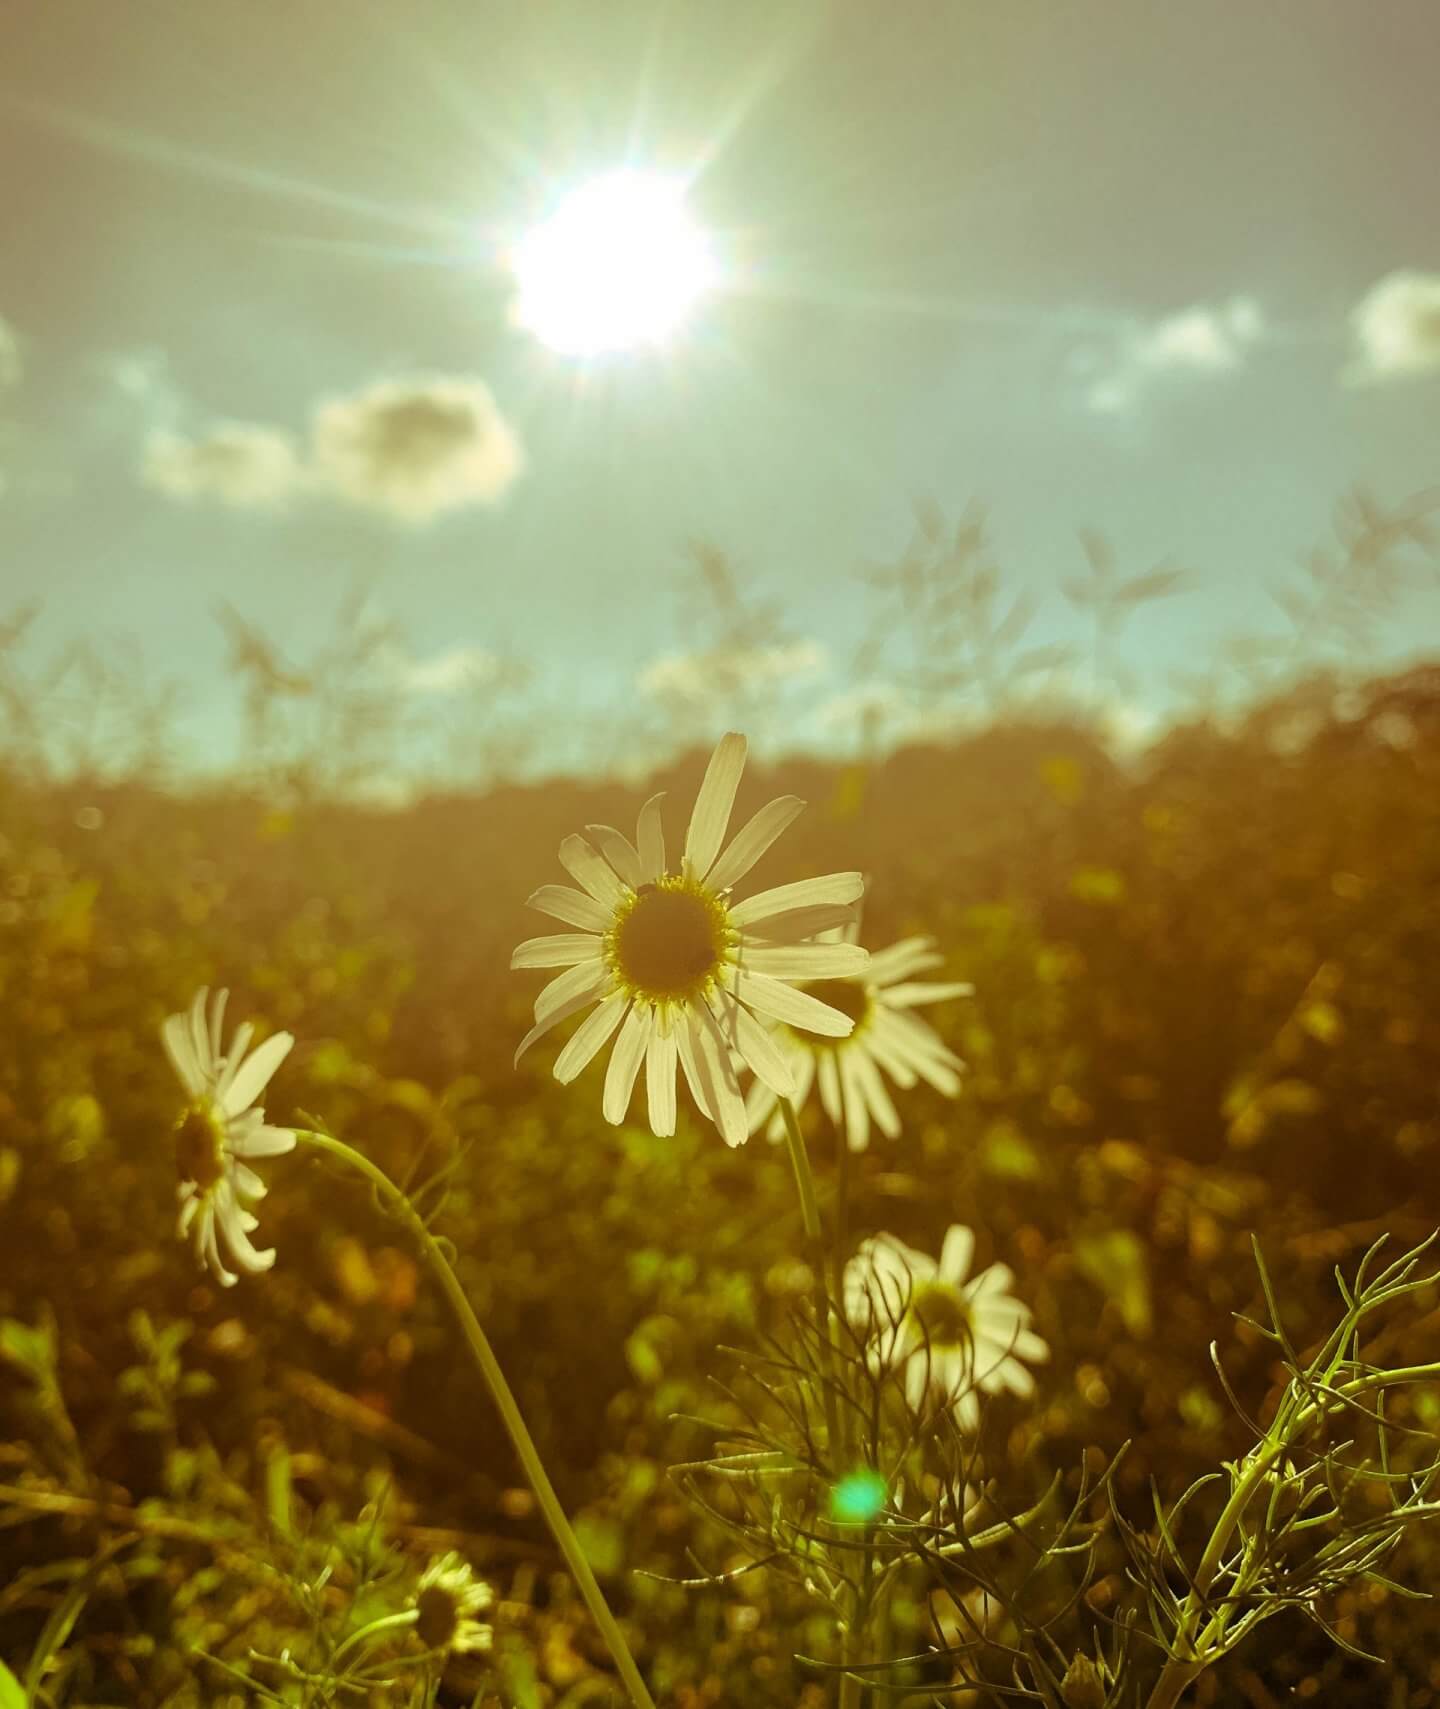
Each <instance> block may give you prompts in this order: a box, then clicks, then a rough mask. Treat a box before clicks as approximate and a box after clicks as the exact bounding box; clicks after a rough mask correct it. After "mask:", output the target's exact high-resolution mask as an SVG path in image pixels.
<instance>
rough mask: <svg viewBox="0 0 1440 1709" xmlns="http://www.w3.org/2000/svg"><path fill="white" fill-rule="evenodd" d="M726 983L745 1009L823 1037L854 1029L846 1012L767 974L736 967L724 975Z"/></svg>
mask: <svg viewBox="0 0 1440 1709" xmlns="http://www.w3.org/2000/svg"><path fill="white" fill-rule="evenodd" d="M726 986H727V989H729V990H732V991H734V993H735V995H736V996H737V997H738V998H739V999H740V1001H741V1002H742V1003H744V1004H745V1006H746V1007H747V1008H750V1009H757V1010H758V1011H759V1012H760V1013H761V1014H762V1015H769V1016H770V1018H771V1019H772V1020H776V1021H784V1022H785V1023H786V1024H787V1025H788V1026H792V1027H799V1028H801V1029H802V1030H803V1031H805V1032H812V1033H819V1034H820V1035H821V1037H822V1038H849V1036H850V1034H851V1033H852V1032H853V1031H854V1030H855V1023H854V1021H853V1020H851V1018H850V1016H849V1015H842V1014H841V1013H840V1011H839V1010H838V1009H832V1008H831V1007H830V1005H829V1004H828V1003H822V1002H821V1001H820V999H819V998H818V997H812V996H810V995H809V993H808V992H805V991H797V990H796V989H795V987H794V986H793V985H785V984H782V983H781V981H780V980H778V979H771V978H770V977H769V976H768V975H767V974H764V973H751V972H749V971H747V970H746V969H743V968H737V969H735V970H733V971H732V972H730V973H729V974H728V976H727V977H726Z"/></svg>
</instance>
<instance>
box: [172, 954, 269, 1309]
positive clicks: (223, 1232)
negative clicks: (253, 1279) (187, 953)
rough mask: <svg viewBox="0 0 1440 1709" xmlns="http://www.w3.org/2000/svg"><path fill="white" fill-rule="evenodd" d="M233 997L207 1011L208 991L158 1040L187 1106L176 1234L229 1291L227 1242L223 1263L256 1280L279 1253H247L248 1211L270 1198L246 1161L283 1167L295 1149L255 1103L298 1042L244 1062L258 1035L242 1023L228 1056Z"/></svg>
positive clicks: (218, 998) (178, 1162)
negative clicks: (271, 1161) (277, 1160)
mask: <svg viewBox="0 0 1440 1709" xmlns="http://www.w3.org/2000/svg"><path fill="white" fill-rule="evenodd" d="M227 996H228V993H227V992H225V991H217V992H216V993H215V996H214V998H213V1000H210V1001H209V1002H208V1005H207V999H209V991H208V990H207V989H205V988H203V987H202V989H201V990H200V991H199V992H197V994H196V997H195V1001H194V1002H193V1003H192V1004H191V1005H190V1012H189V1014H188V1015H183V1014H182V1015H171V1016H170V1017H169V1018H168V1019H167V1020H166V1022H165V1024H164V1025H163V1026H162V1027H161V1029H160V1038H161V1042H162V1043H163V1044H164V1046H165V1054H166V1055H167V1056H168V1057H169V1058H170V1065H171V1067H173V1068H174V1070H175V1072H176V1074H177V1075H179V1077H180V1084H181V1085H182V1086H183V1087H184V1088H185V1093H186V1096H187V1097H188V1098H189V1100H190V1102H189V1104H188V1105H187V1106H186V1108H185V1110H184V1113H183V1114H182V1115H181V1117H180V1120H179V1121H178V1122H177V1123H176V1124H175V1168H176V1170H177V1172H178V1174H179V1176H180V1186H179V1195H180V1226H179V1232H180V1234H181V1235H182V1236H183V1235H185V1234H187V1233H188V1234H191V1235H192V1236H193V1238H194V1241H195V1255H196V1257H197V1258H198V1259H199V1260H200V1262H201V1263H202V1264H209V1266H210V1268H211V1270H212V1271H214V1273H215V1276H216V1278H217V1280H218V1281H220V1282H221V1283H222V1284H223V1285H224V1286H225V1287H227V1288H228V1287H232V1286H233V1285H234V1283H235V1281H236V1277H235V1276H234V1275H232V1274H231V1272H230V1271H229V1270H227V1269H226V1268H225V1264H224V1261H223V1260H222V1258H221V1255H220V1248H221V1242H222V1241H223V1242H224V1245H225V1248H226V1255H227V1256H228V1257H230V1258H231V1259H232V1260H233V1261H234V1263H235V1264H236V1265H237V1266H238V1267H239V1268H240V1269H242V1270H245V1271H248V1272H250V1273H251V1274H252V1275H253V1274H257V1273H258V1272H259V1271H261V1270H268V1269H269V1268H270V1266H271V1265H272V1264H273V1263H274V1262H275V1250H274V1248H273V1247H270V1248H268V1249H267V1250H266V1251H264V1252H257V1251H256V1250H255V1248H254V1247H253V1246H252V1245H251V1244H250V1235H251V1233H252V1231H253V1230H254V1229H255V1228H256V1226H257V1224H256V1220H255V1218H254V1216H253V1215H252V1214H251V1211H250V1206H251V1205H252V1204H254V1203H256V1202H257V1201H258V1200H260V1199H262V1198H264V1196H265V1183H264V1182H263V1181H262V1180H261V1179H260V1177H259V1176H258V1175H257V1174H256V1173H255V1171H254V1170H253V1169H252V1168H250V1166H249V1164H248V1162H246V1159H247V1158H255V1157H279V1156H280V1155H281V1154H282V1153H283V1152H286V1151H289V1150H291V1149H292V1147H293V1146H294V1144H295V1135H294V1134H293V1133H291V1132H290V1131H289V1129H288V1128H281V1127H267V1126H266V1125H265V1112H264V1110H262V1109H260V1108H259V1107H258V1106H257V1105H256V1102H255V1100H256V1099H257V1098H258V1097H259V1096H260V1095H261V1093H262V1092H263V1091H264V1090H265V1088H266V1086H267V1085H268V1084H269V1083H270V1077H271V1075H273V1074H274V1072H275V1070H276V1069H277V1068H278V1067H279V1066H280V1064H281V1063H282V1062H283V1061H284V1060H285V1057H286V1056H287V1054H288V1053H289V1050H290V1047H291V1045H292V1044H294V1042H295V1040H294V1039H293V1038H292V1037H291V1036H290V1034H289V1033H273V1034H272V1035H271V1036H270V1037H269V1038H267V1039H266V1040H265V1042H264V1044H262V1045H260V1046H258V1047H257V1048H256V1049H255V1050H254V1051H252V1052H251V1053H250V1055H249V1056H247V1055H246V1054H245V1053H246V1051H247V1050H248V1049H249V1046H250V1038H251V1034H252V1032H253V1030H254V1029H253V1028H252V1027H251V1025H250V1023H249V1022H248V1021H243V1022H241V1024H240V1025H239V1026H238V1027H236V1029H235V1033H234V1036H233V1037H232V1038H231V1040H230V1049H229V1051H228V1052H226V1051H222V1049H221V1026H222V1024H223V1022H224V1019H225V999H226V997H227ZM207 1007H208V1013H207Z"/></svg>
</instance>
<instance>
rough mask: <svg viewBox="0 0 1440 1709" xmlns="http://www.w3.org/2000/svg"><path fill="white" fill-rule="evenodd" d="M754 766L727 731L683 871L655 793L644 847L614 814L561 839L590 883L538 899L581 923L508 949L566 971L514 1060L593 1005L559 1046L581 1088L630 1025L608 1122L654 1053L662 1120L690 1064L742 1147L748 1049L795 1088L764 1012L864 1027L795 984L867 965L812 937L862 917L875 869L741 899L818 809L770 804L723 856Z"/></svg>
mask: <svg viewBox="0 0 1440 1709" xmlns="http://www.w3.org/2000/svg"><path fill="white" fill-rule="evenodd" d="M744 766H745V738H744V737H743V736H738V735H734V734H731V735H728V736H725V737H724V738H723V739H722V740H721V742H720V745H719V746H718V747H717V748H716V750H715V752H714V754H713V755H712V756H711V759H710V764H709V767H708V769H707V770H706V773H705V780H704V782H703V783H702V784H701V786H700V793H699V795H698V796H697V797H696V799H695V807H694V810H693V812H692V813H691V815H690V826H689V829H688V831H687V832H686V837H685V849H684V855H683V858H682V859H681V861H680V864H679V866H678V868H671V867H670V866H669V865H668V864H667V862H666V851H665V835H664V830H663V827H662V825H661V819H660V802H661V800H662V797H661V796H659V795H656V796H653V797H652V798H651V799H650V800H649V801H647V802H646V803H645V805H644V806H643V807H642V808H641V809H640V818H639V824H638V827H637V831H636V839H635V842H634V843H633V844H632V843H631V842H630V841H629V840H628V838H626V837H624V836H622V835H621V834H620V832H619V831H615V830H611V829H610V827H609V826H608V825H590V826H588V827H587V830H588V832H589V838H588V840H587V838H585V837H581V836H578V835H577V836H569V837H566V839H565V840H564V842H563V843H561V845H560V860H561V863H562V864H563V865H564V866H565V868H566V869H567V870H568V871H569V872H570V873H571V875H572V876H573V877H574V878H575V880H576V881H577V882H578V884H579V885H580V886H581V888H580V889H579V890H572V889H569V888H567V887H565V886H563V885H558V884H547V885H543V886H542V887H541V888H540V889H539V890H537V891H536V892H535V894H534V895H533V896H531V897H530V899H529V905H530V906H531V907H532V908H536V909H538V910H539V911H540V912H541V913H543V914H550V915H552V916H553V917H554V918H556V919H558V920H563V921H565V922H566V924H567V925H570V926H574V927H576V928H578V930H576V931H575V932H573V933H569V934H565V935H561V936H556V937H544V938H531V939H530V940H529V941H528V942H526V943H522V944H521V945H520V947H519V948H518V949H517V950H516V951H515V953H514V955H513V956H512V957H511V961H510V965H511V966H512V967H547V968H566V969H567V970H568V971H566V972H564V973H561V974H560V975H559V977H558V978H556V979H553V980H551V982H550V983H549V984H548V985H547V986H546V987H545V988H544V990H543V991H541V993H540V995H539V997H538V998H537V999H536V1001H535V1025H534V1026H533V1027H532V1028H531V1030H530V1031H529V1033H527V1034H526V1036H525V1038H524V1040H523V1041H522V1042H521V1045H520V1049H519V1050H517V1051H516V1053H515V1060H516V1061H517V1062H518V1061H519V1060H520V1057H521V1055H522V1054H523V1053H524V1052H525V1051H526V1050H527V1049H528V1048H529V1047H530V1046H531V1045H532V1044H533V1043H534V1042H535V1040H536V1039H538V1038H540V1037H541V1036H542V1035H543V1034H545V1033H547V1032H549V1030H550V1029H551V1028H552V1027H553V1026H555V1025H556V1024H557V1023H558V1022H560V1021H562V1020H564V1019H565V1018H566V1017H567V1016H569V1015H573V1014H575V1013H576V1012H577V1011H578V1010H580V1009H584V1008H588V1007H589V1006H590V1005H591V1004H592V1003H593V1004H595V1005H596V1007H595V1008H594V1010H593V1012H592V1013H591V1014H589V1015H588V1016H587V1017H586V1018H585V1020H584V1021H583V1022H582V1023H581V1025H580V1027H579V1028H578V1030H577V1031H576V1032H575V1034H574V1036H573V1037H572V1038H571V1039H570V1041H569V1042H568V1043H567V1044H566V1046H565V1047H564V1049H563V1050H562V1051H561V1052H560V1055H559V1057H558V1059H557V1060H556V1063H555V1078H556V1079H557V1080H559V1081H560V1082H561V1083H562V1085H563V1084H568V1083H569V1082H570V1081H571V1080H573V1079H574V1078H575V1077H576V1075H578V1074H579V1073H580V1071H581V1070H582V1069H583V1068H584V1067H585V1066H586V1064H587V1063H588V1062H590V1061H591V1059H592V1058H593V1057H594V1056H595V1055H596V1054H597V1053H598V1052H599V1051H600V1049H601V1048H602V1047H603V1046H604V1045H605V1044H606V1043H607V1042H608V1041H609V1039H610V1038H611V1036H612V1034H616V1032H617V1029H618V1037H616V1040H615V1046H614V1049H613V1050H612V1052H611V1054H610V1062H609V1067H608V1069H607V1071H606V1075H605V1093H604V1101H603V1105H602V1108H603V1111H604V1115H605V1119H606V1120H607V1121H609V1122H615V1123H619V1122H621V1121H623V1120H624V1119H625V1113H626V1111H627V1109H628V1108H629V1105H630V1098H631V1094H632V1093H633V1091H634V1087H635V1081H636V1078H637V1077H638V1075H639V1072H640V1066H641V1063H642V1062H643V1063H644V1066H645V1084H646V1091H647V1095H648V1101H649V1113H650V1126H651V1129H652V1131H653V1132H654V1133H656V1134H659V1135H667V1134H672V1133H674V1131H675V1082H676V1065H677V1063H678V1065H679V1067H680V1069H682V1070H683V1071H684V1075H685V1079H686V1081H687V1082H688V1084H689V1087H690V1090H691V1093H692V1094H693V1095H694V1098H695V1102H696V1104H697V1105H698V1106H699V1108H700V1110H701V1112H702V1113H703V1114H704V1115H705V1116H707V1117H708V1118H709V1119H710V1120H712V1121H713V1122H714V1123H715V1125H716V1126H717V1127H718V1128H719V1130H720V1132H721V1134H722V1135H723V1137H724V1138H725V1140H726V1141H727V1143H729V1144H730V1145H740V1144H743V1142H744V1141H745V1139H746V1137H747V1136H748V1133H749V1127H748V1124H747V1122H746V1118H745V1101H744V1099H743V1098H742V1097H741V1095H740V1086H739V1082H738V1080H737V1079H736V1072H735V1058H736V1057H738V1058H739V1059H740V1061H741V1062H743V1063H744V1064H745V1065H746V1066H747V1067H748V1068H750V1069H751V1070H752V1071H753V1072H754V1073H755V1075H756V1077H757V1078H758V1079H759V1080H761V1081H762V1082H763V1083H764V1084H765V1085H766V1086H767V1087H769V1089H770V1090H771V1092H773V1093H774V1094H776V1096H779V1097H787V1098H788V1097H790V1096H791V1095H792V1094H793V1093H794V1091H795V1080H794V1075H793V1073H792V1071H791V1068H790V1065H789V1063H788V1061H787V1060H786V1058H785V1057H784V1056H783V1055H782V1054H781V1052H780V1050H779V1049H778V1048H777V1046H776V1045H775V1043H774V1041H773V1040H772V1039H771V1036H770V1033H769V1030H768V1026H767V1025H766V1024H762V1021H761V1020H760V1019H757V1018H756V1017H757V1016H760V1017H763V1020H764V1022H765V1023H769V1022H773V1021H783V1022H784V1023H785V1024H786V1025H787V1026H790V1027H796V1028H800V1029H803V1030H806V1031H809V1032H814V1033H820V1034H822V1035H824V1036H826V1037H829V1038H844V1037H846V1035H847V1034H848V1033H849V1032H850V1030H851V1028H852V1026H853V1024H854V1023H853V1021H852V1020H851V1018H850V1016H849V1015H848V1014H847V1013H845V1012H843V1011H842V1010H840V1009H838V1008H836V1007H834V1006H833V1005H832V1004H830V1003H828V1002H825V1001H822V1000H821V999H820V998H818V997H815V996H812V995H810V994H809V993H807V992H804V991H799V990H797V989H796V988H795V987H796V984H797V983H799V982H803V981H813V980H817V979H818V980H832V979H843V978H845V977H846V976H847V975H850V974H855V973H859V972H861V971H863V969H864V967H865V965H866V962H867V960H868V957H867V955H866V953H865V951H864V950H863V949H861V948H859V946H858V945H855V944H848V943H815V942H810V941H808V940H810V939H813V938H814V937H815V935H816V934H817V933H819V932H824V931H828V930H829V929H831V928H832V927H834V926H839V925H844V924H845V923H846V922H847V921H848V920H850V919H851V918H852V917H853V915H854V904H855V903H856V902H857V901H858V900H859V898H860V894H861V892H862V890H863V889H864V880H863V879H862V878H861V876H860V874H859V873H858V872H839V873H831V874H830V875H829V876H828V877H824V878H806V879H801V880H800V881H799V882H798V883H795V884H782V885H781V886H779V888H777V889H774V890H762V891H760V892H759V893H758V894H756V895H754V896H750V897H748V898H746V900H744V901H743V902H736V901H735V900H734V899H733V897H732V895H731V891H732V887H733V886H734V885H735V884H736V883H738V882H739V880H740V879H742V878H744V876H745V875H746V873H747V872H749V871H750V869H751V867H753V866H754V865H755V863H756V861H758V860H759V859H760V857H761V855H763V854H764V853H765V851H766V850H767V849H768V848H769V847H770V845H771V844H772V843H773V842H774V841H775V839H776V838H777V837H778V836H779V835H780V833H781V832H782V831H784V830H785V828H786V827H787V826H788V825H789V824H790V823H791V821H792V820H793V819H794V818H795V817H796V815H797V814H798V813H799V812H800V810H801V809H802V808H803V806H804V805H805V804H804V802H803V801H799V800H797V799H796V798H795V797H794V796H793V795H786V796H781V797H780V798H779V799H778V800H775V801H772V802H770V803H769V805H768V806H765V807H762V808H761V809H760V811H759V812H758V813H756V814H755V816H754V817H753V818H752V819H751V820H750V821H749V822H748V824H746V825H745V826H744V827H743V828H742V829H741V830H740V831H739V832H737V833H736V835H735V837H734V838H733V839H732V840H731V842H730V844H729V846H728V847H727V848H725V850H724V852H723V853H722V852H721V844H722V843H723V842H724V841H725V833H726V830H727V828H728V826H729V823H730V810H731V806H732V804H733V803H734V800H735V791H736V789H737V787H738V786H739V782H740V774H741V772H742V771H743V770H744Z"/></svg>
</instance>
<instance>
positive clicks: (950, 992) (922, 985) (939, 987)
mask: <svg viewBox="0 0 1440 1709" xmlns="http://www.w3.org/2000/svg"><path fill="white" fill-rule="evenodd" d="M974 995H975V987H974V986H973V985H972V984H971V983H970V981H969V980H968V979H952V980H950V981H949V982H948V983H945V984H931V983H929V982H927V981H926V980H914V981H911V982H909V983H906V984H904V985H890V986H887V987H886V989H885V996H884V1001H885V1002H886V1003H888V1004H889V1005H890V1006H891V1007H892V1008H896V1009H909V1008H913V1007H914V1005H915V1004H916V1003H944V1002H948V1001H949V999H950V998H952V997H973V996H974Z"/></svg>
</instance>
